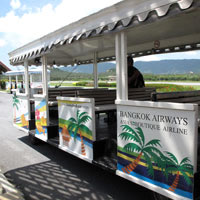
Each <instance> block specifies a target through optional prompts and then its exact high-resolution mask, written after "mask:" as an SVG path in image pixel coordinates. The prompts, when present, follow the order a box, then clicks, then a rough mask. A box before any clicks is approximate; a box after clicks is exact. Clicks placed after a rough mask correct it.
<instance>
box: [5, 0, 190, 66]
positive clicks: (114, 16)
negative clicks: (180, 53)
mask: <svg viewBox="0 0 200 200" xmlns="http://www.w3.org/2000/svg"><path fill="white" fill-rule="evenodd" d="M192 2H193V0H157V1H155V0H148V1H147V0H134V1H133V0H124V1H121V2H119V3H117V4H114V5H112V6H110V7H107V8H105V9H102V10H100V11H99V12H97V13H94V14H92V15H89V16H87V17H84V18H82V19H80V20H78V21H76V22H73V23H71V24H69V25H67V26H64V27H62V28H60V29H58V30H56V31H54V32H51V33H49V34H47V35H45V36H43V37H41V38H39V39H36V40H34V41H32V42H30V43H28V44H26V45H24V46H22V47H20V48H17V49H16V50H14V51H11V52H10V53H9V57H10V60H12V62H13V63H15V62H17V61H19V60H25V59H27V58H30V57H32V56H37V55H38V56H41V54H42V53H41V52H42V50H43V51H45V49H50V48H51V47H52V46H53V45H54V44H57V43H59V42H61V41H66V40H68V43H71V42H72V40H73V39H74V38H75V37H77V40H78V39H79V38H81V36H82V35H84V34H85V35H86V37H89V35H90V33H91V32H92V31H96V32H98V31H100V32H101V30H102V29H103V27H105V26H108V25H109V24H112V26H111V27H112V28H111V29H114V28H115V24H116V23H117V22H119V21H120V20H123V19H126V18H129V19H131V18H132V17H133V16H137V17H138V20H139V21H144V20H145V19H146V18H147V16H148V13H149V12H151V11H152V10H155V11H156V12H157V15H158V16H164V15H166V13H167V11H168V9H169V7H170V5H171V4H174V3H178V5H179V7H180V8H181V9H187V8H188V7H190V5H191V4H192ZM100 32H99V33H100Z"/></svg>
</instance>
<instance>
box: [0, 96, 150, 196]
mask: <svg viewBox="0 0 200 200" xmlns="http://www.w3.org/2000/svg"><path fill="white" fill-rule="evenodd" d="M0 141H1V144H0V168H1V169H2V171H3V172H4V173H5V175H6V177H7V178H8V179H9V180H10V181H11V182H12V183H14V184H15V185H16V186H17V187H18V188H19V189H20V190H21V191H22V192H23V193H24V195H25V199H26V200H65V199H66V200H124V199H126V200H147V199H148V200H151V195H152V193H151V192H150V191H149V190H146V189H144V188H142V187H140V186H138V185H135V184H134V183H131V182H129V181H127V180H125V179H122V178H120V177H118V176H116V175H113V174H111V173H109V172H106V171H104V170H102V169H100V168H98V167H95V166H93V165H91V164H89V163H87V162H85V161H82V160H80V159H78V158H76V157H74V156H71V155H69V154H67V153H65V152H63V151H61V150H59V149H56V148H54V147H52V146H50V145H48V144H44V143H43V144H40V145H37V146H33V145H31V144H30V142H29V140H28V136H27V134H26V133H24V132H22V131H19V130H18V129H16V128H15V127H13V125H12V100H11V95H9V94H3V93H0Z"/></svg>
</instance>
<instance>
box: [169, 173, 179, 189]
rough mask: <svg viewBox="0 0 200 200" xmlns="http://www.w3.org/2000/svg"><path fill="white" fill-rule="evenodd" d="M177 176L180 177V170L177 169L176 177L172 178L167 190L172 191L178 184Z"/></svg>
mask: <svg viewBox="0 0 200 200" xmlns="http://www.w3.org/2000/svg"><path fill="white" fill-rule="evenodd" d="M179 177H180V172H179V171H178V172H177V174H176V178H175V179H174V182H173V183H172V185H171V186H170V187H169V189H168V190H170V191H172V192H174V191H175V190H176V188H177V186H178V182H179Z"/></svg>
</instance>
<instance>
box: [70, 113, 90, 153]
mask: <svg viewBox="0 0 200 200" xmlns="http://www.w3.org/2000/svg"><path fill="white" fill-rule="evenodd" d="M89 120H92V118H91V117H90V116H89V115H88V113H87V112H82V113H80V110H77V113H76V119H75V118H73V117H71V118H70V119H69V121H70V122H71V123H70V125H69V126H68V130H69V132H70V134H72V132H73V134H74V140H75V141H76V138H77V133H78V132H79V134H80V138H81V154H82V155H84V156H85V155H86V152H85V145H84V142H83V136H82V130H84V129H86V126H85V125H84V124H85V123H87V122H88V121H89Z"/></svg>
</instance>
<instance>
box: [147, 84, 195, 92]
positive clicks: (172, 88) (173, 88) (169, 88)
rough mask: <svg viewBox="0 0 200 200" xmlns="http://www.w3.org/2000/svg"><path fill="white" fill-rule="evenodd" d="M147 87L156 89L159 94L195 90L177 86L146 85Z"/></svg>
mask: <svg viewBox="0 0 200 200" xmlns="http://www.w3.org/2000/svg"><path fill="white" fill-rule="evenodd" d="M146 87H153V88H156V91H157V92H177V91H180V92H181V91H191V90H195V89H194V88H193V87H192V86H182V85H175V84H146Z"/></svg>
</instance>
